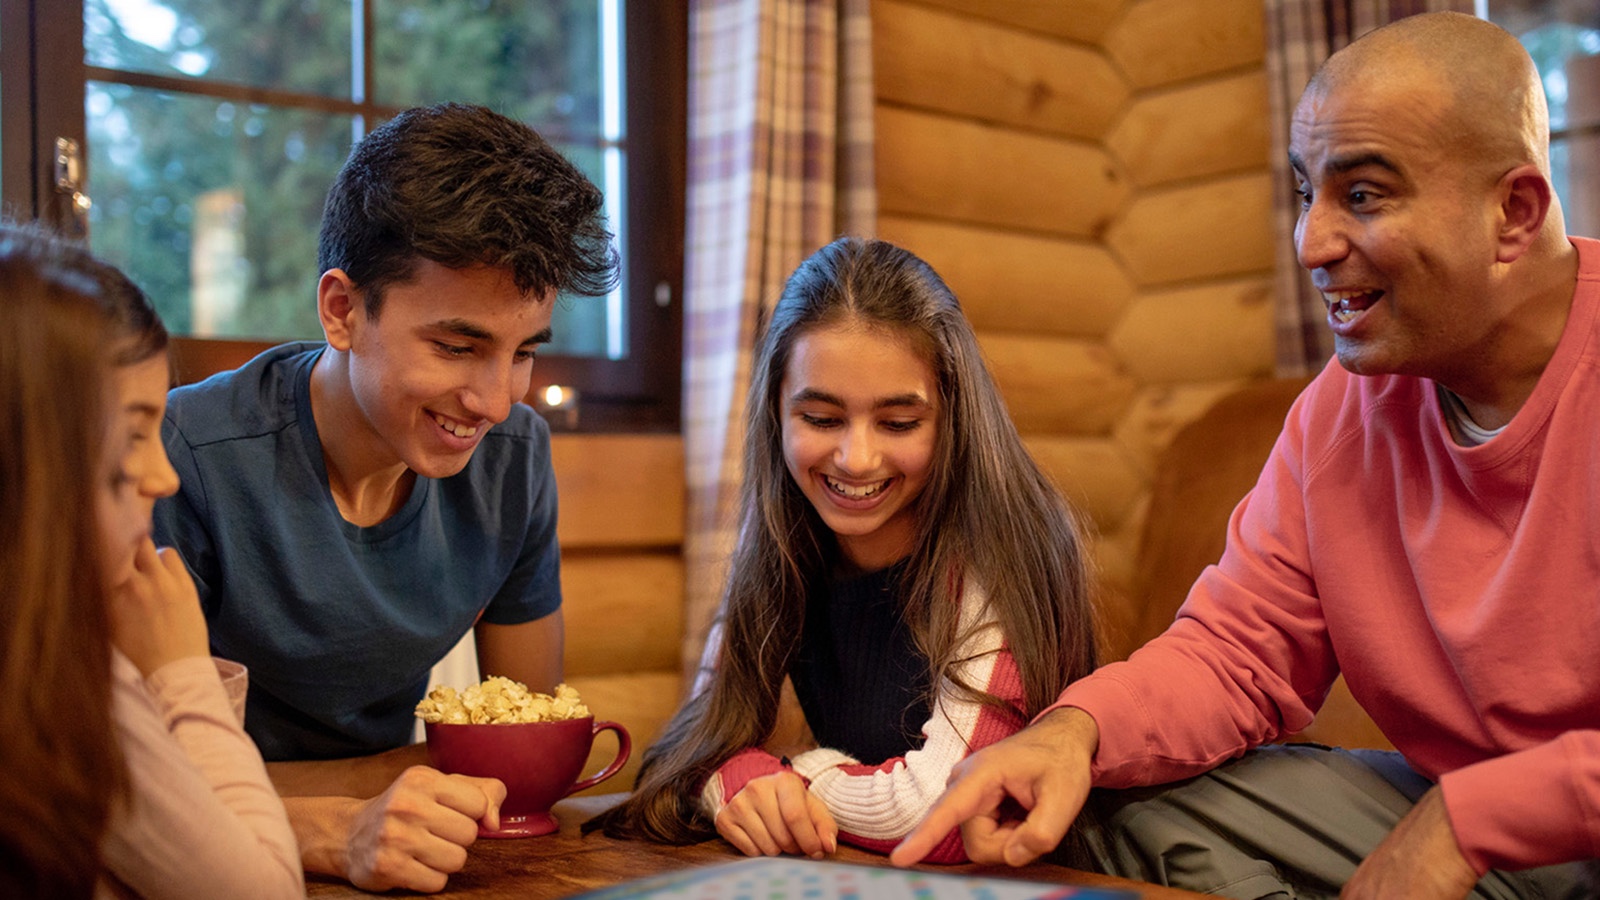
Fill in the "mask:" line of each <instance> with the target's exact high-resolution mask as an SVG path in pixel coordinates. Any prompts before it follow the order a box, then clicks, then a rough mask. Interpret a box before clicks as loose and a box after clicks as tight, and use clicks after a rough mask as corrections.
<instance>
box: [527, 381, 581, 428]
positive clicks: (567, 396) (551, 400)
mask: <svg viewBox="0 0 1600 900" xmlns="http://www.w3.org/2000/svg"><path fill="white" fill-rule="evenodd" d="M533 397H534V401H533V408H534V409H536V410H538V411H539V415H541V416H544V417H545V419H546V420H547V421H548V422H549V423H550V427H551V428H556V429H562V430H568V431H570V430H572V429H574V428H577V427H578V392H577V391H576V390H574V389H572V388H570V387H567V386H566V385H564V384H552V385H547V386H546V387H543V388H540V389H539V390H537V391H534V394H533Z"/></svg>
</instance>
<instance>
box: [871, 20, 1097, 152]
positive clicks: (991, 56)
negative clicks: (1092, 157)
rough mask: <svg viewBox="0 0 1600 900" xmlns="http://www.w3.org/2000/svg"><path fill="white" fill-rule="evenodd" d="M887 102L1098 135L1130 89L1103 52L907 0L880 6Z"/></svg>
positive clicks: (876, 52)
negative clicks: (907, 1)
mask: <svg viewBox="0 0 1600 900" xmlns="http://www.w3.org/2000/svg"><path fill="white" fill-rule="evenodd" d="M872 77H873V87H874V89H875V90H876V92H877V95H878V98H879V99H880V100H888V101H891V102H894V103H898V104H903V105H906V106H915V107H922V108H924V109H930V110H934V111H937V112H943V113H948V114H951V115H958V116H968V117H971V118H974V119H980V120H984V121H991V122H999V123H1003V124H1009V125H1017V126H1021V127H1023V128H1028V129H1032V130H1036V131H1045V132H1051V133H1055V134H1063V135H1067V136H1069V137H1077V138H1086V139H1099V138H1101V137H1102V136H1103V135H1104V134H1105V132H1106V129H1107V128H1108V127H1110V124H1111V121H1112V120H1113V119H1114V118H1115V117H1116V115H1117V114H1118V112H1119V111H1120V110H1121V108H1122V105H1123V103H1124V102H1125V101H1126V100H1127V97H1128V85H1127V82H1126V81H1124V80H1123V78H1122V76H1121V75H1120V74H1118V72H1117V70H1116V69H1115V68H1114V67H1113V66H1112V65H1111V60H1110V58H1108V57H1107V56H1106V55H1105V54H1104V53H1103V52H1101V51H1100V50H1099V48H1091V47H1086V46H1083V45H1080V44H1072V43H1066V42H1063V41H1061V40H1058V39H1055V38H1050V37H1045V36H1042V35H1037V34H1030V33H1028V32H1023V31H1018V30H1016V29H1014V28H1009V27H1005V26H1000V25H991V24H988V23H986V22H982V21H975V20H973V19H972V18H970V17H968V16H963V15H956V14H953V13H950V12H945V11H941V10H934V9H930V8H928V7H926V6H918V5H915V4H911V3H904V2H900V0H875V2H874V3H873V4H872Z"/></svg>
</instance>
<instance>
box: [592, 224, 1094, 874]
mask: <svg viewBox="0 0 1600 900" xmlns="http://www.w3.org/2000/svg"><path fill="white" fill-rule="evenodd" d="M841 322H852V323H860V324H863V325H866V326H868V327H874V328H882V329H885V330H887V331H892V332H896V333H900V334H906V335H909V336H910V337H911V339H912V342H913V346H916V347H921V348H924V349H925V351H926V353H927V356H928V361H929V363H930V365H931V366H932V368H933V369H934V371H935V373H936V374H937V379H938V386H939V394H940V401H939V409H940V415H939V420H938V421H939V437H938V441H937V448H938V449H937V451H936V453H937V456H936V460H935V464H934V466H933V467H932V476H931V478H930V480H929V482H928V484H927V486H926V487H925V488H924V490H923V493H922V495H921V497H920V498H919V499H918V501H917V522H918V529H919V533H918V537H917V541H916V546H915V549H914V550H913V551H912V553H911V557H910V564H909V566H908V567H907V575H906V578H907V587H908V588H909V589H908V590H907V591H906V594H905V595H906V597H907V598H908V601H907V605H906V606H905V607H904V608H903V610H902V615H903V616H904V618H905V620H906V621H907V622H908V623H909V624H910V626H911V630H912V633H913V634H914V635H915V637H916V640H917V644H918V647H919V648H920V649H921V650H922V651H923V653H924V654H925V655H926V657H927V659H928V660H929V665H930V670H931V672H930V674H931V675H932V680H931V682H930V683H931V684H932V685H934V686H937V685H939V684H940V683H941V681H942V680H944V679H954V676H955V669H956V667H957V666H959V665H960V663H962V662H963V660H962V659H961V658H960V657H959V655H958V650H959V647H960V646H961V643H962V641H963V639H964V638H965V637H966V635H964V634H961V633H959V631H958V627H957V626H958V616H959V613H960V593H959V592H960V591H961V589H962V581H963V579H973V580H975V581H976V582H977V583H978V584H979V585H981V586H982V587H983V590H984V592H985V593H986V595H987V597H988V602H989V604H990V606H991V607H992V609H993V611H994V614H995V617H996V619H997V620H998V622H999V624H1000V627H1001V629H1002V631H1003V632H1004V634H1005V638H1006V642H1007V644H1008V646H1009V648H1010V650H1011V653H1012V655H1013V657H1014V658H1015V660H1016V663H1017V667H1018V669H1019V670H1020V672H1021V675H1022V682H1023V689H1024V694H1025V702H1024V705H1023V708H1021V709H1013V708H1007V709H1006V712H1008V713H1009V714H1010V715H1012V716H1014V717H1015V718H1016V720H1017V721H1018V724H1019V725H1020V724H1022V723H1025V722H1026V721H1028V720H1029V719H1030V718H1032V717H1033V716H1034V715H1035V714H1037V713H1038V712H1040V711H1041V710H1043V709H1044V708H1045V707H1046V706H1048V705H1049V704H1050V703H1052V702H1054V700H1055V699H1056V697H1057V695H1058V694H1060V692H1061V691H1062V690H1063V689H1064V688H1065V687H1066V686H1067V684H1068V683H1070V682H1071V681H1073V680H1074V679H1077V678H1079V677H1081V676H1083V675H1086V674H1088V673H1089V671H1090V670H1092V669H1093V668H1094V665H1095V646H1096V638H1095V627H1094V616H1093V612H1092V602H1091V599H1090V587H1089V576H1088V572H1087V564H1086V561H1085V554H1084V549H1083V546H1082V538H1081V536H1080V533H1079V529H1078V526H1077V524H1076V521H1075V519H1074V516H1073V514H1072V512H1071V510H1070V509H1069V508H1068V506H1067V504H1066V503H1065V501H1063V499H1062V497H1061V495H1060V493H1059V492H1058V491H1057V490H1056V489H1055V487H1054V486H1053V485H1052V484H1051V482H1050V481H1049V479H1048V478H1046V477H1045V475H1044V474H1043V473H1042V472H1041V471H1040V470H1039V467H1038V466H1037V465H1036V464H1035V463H1034V461H1033V458H1032V457H1031V456H1030V455H1029V454H1028V452H1027V450H1026V449H1025V448H1024V447H1023V444H1022V440H1021V438H1020V437H1019V436H1018V435H1017V431H1016V428H1015V426H1014V425H1013V424H1012V422H1011V418H1010V416H1009V415H1008V414H1007V412H1006V407H1005V403H1004V401H1003V400H1002V399H1001V397H1000V393H999V391H998V390H997V389H996V387H995V385H994V382H993V380H992V379H991V378H990V376H989V372H988V370H987V368H986V367H985V366H984V363H983V358H982V355H981V354H980V352H979V349H978V343H977V339H976V337H975V336H974V335H973V332H972V327H971V326H970V325H969V324H968V322H967V320H966V317H965V316H964V315H963V314H962V312H961V308H960V306H959V304H958V303H957V302H956V298H955V296H954V295H953V294H952V293H951V291H950V289H949V288H948V287H946V286H945V284H944V282H943V281H942V280H941V279H940V278H939V276H938V275H937V274H936V273H935V272H934V271H933V269H932V268H930V267H929V266H928V265H927V264H926V263H924V262H923V261H922V260H920V259H918V258H917V257H916V256H914V255H912V254H911V253H908V252H907V251H905V250H902V249H901V248H899V247H896V246H894V245H892V244H888V243H885V242H882V241H867V240H861V239H858V238H841V239H839V240H837V241H835V242H833V243H832V244H829V245H828V246H826V247H823V248H822V249H821V250H818V251H817V252H816V253H815V254H813V255H812V256H811V257H810V258H808V259H807V260H806V261H805V262H804V263H802V264H801V265H800V267H799V268H798V269H797V270H796V271H795V272H794V274H793V275H792V276H790V278H789V281H788V283H787V284H786V286H785V288H784V291H783V295H782V296H781V297H780V299H779V300H778V303H777V306H776V307H775V308H774V309H773V311H772V315H771V321H770V323H769V324H768V326H767V328H766V332H765V334H764V336H763V338H762V340H761V343H760V346H759V348H758V351H757V356H756V360H755V363H754V365H753V367H752V372H751V383H750V393H749V399H748V402H747V404H746V423H745V426H746V431H745V433H746V439H745V448H744V477H745V481H744V485H743V488H742V492H741V498H740V521H739V532H738V540H737V544H736V547H735V549H734V554H733V559H732V565H731V569H730V576H729V579H728V583H727V587H726V590H725V592H724V594H723V599H722V608H721V612H720V622H721V627H722V632H723V633H722V644H721V653H720V655H719V657H718V660H717V663H716V666H715V669H714V671H713V672H711V673H709V674H710V678H709V687H708V688H707V689H705V690H703V691H701V692H700V693H699V694H698V695H696V696H694V697H692V698H690V699H689V700H688V701H687V702H685V703H684V705H683V706H682V708H680V709H679V710H678V712H677V714H676V715H675V716H674V717H673V718H672V720H671V721H670V722H669V723H668V724H667V727H666V729H665V732H664V733H663V735H662V737H661V739H660V740H658V741H657V742H656V743H655V744H654V745H653V746H651V747H650V748H649V749H648V750H647V751H646V752H645V754H644V762H643V765H642V766H641V768H640V772H639V778H638V782H637V785H636V787H635V788H634V792H633V795H632V797H630V798H629V800H628V801H627V802H626V803H624V804H623V805H621V806H619V807H617V808H615V809H613V810H611V811H609V812H608V813H607V814H605V815H603V816H602V817H600V818H599V819H598V820H597V822H596V823H595V824H597V825H599V826H602V827H604V829H605V831H606V833H607V834H609V835H612V836H614V837H628V838H644V839H648V840H655V841H663V842H668V843H686V842H691V841H697V840H704V839H706V838H708V837H711V836H714V834H715V831H714V829H713V827H712V824H711V823H710V822H709V821H707V820H706V819H705V817H704V816H703V815H702V814H701V813H700V812H699V810H698V806H697V804H696V802H695V801H696V797H697V793H698V790H699V788H700V786H701V785H702V784H703V783H704V782H705V780H706V779H707V778H708V777H709V776H710V775H711V774H712V773H713V772H714V771H715V770H716V768H717V766H719V765H721V764H722V763H723V762H724V761H725V760H727V759H728V758H729V757H730V756H732V755H733V754H734V753H736V752H738V751H739V750H742V749H744V748H746V747H752V746H759V745H760V744H762V743H763V742H764V741H765V740H766V739H767V737H768V736H769V735H770V734H771V732H772V729H773V727H774V725H775V722H776V718H777V709H778V697H779V692H780V689H781V687H782V684H783V680H784V677H785V676H786V675H787V674H788V672H789V668H790V665H791V663H792V662H793V661H794V655H795V653H796V651H797V649H798V648H799V645H800V632H801V628H802V625H803V623H804V621H805V604H806V598H807V597H808V596H811V595H812V592H813V590H814V589H815V588H816V587H817V586H818V585H819V584H822V583H824V582H825V580H826V579H827V577H828V573H829V572H830V571H831V569H832V564H833V562H834V560H835V558H836V556H837V550H836V547H835V543H834V538H833V535H832V533H831V532H830V531H829V530H828V528H827V527H826V526H825V525H824V524H823V523H822V521H821V519H820V518H819V517H818V515H817V514H816V512H815V511H814V510H813V509H812V507H811V505H810V503H808V502H807V501H806V499H805V497H804V496H803V495H802V494H801V492H800V489H799V487H798V486H797V485H795V483H794V481H793V479H792V478H790V476H789V473H788V471H787V470H786V468H785V465H784V458H783V447H782V423H781V417H780V413H779V409H780V403H779V400H780V398H779V391H780V388H781V386H782V382H783V376H784V370H785V368H786V367H787V365H788V362H789V356H790V353H791V351H792V349H793V347H794V345H795V342H796V341H797V340H798V339H799V338H800V337H801V336H802V335H804V334H806V333H808V332H810V331H812V330H815V329H818V328H822V327H826V326H828V325H832V324H835V323H841ZM957 688H958V689H959V690H962V691H964V692H966V693H968V694H969V695H970V696H973V697H975V698H976V699H979V700H980V701H982V702H986V703H990V704H997V705H998V704H999V701H998V700H996V699H995V698H993V697H989V696H987V695H984V694H982V693H981V690H980V686H975V685H960V684H958V685H957ZM935 689H936V688H935Z"/></svg>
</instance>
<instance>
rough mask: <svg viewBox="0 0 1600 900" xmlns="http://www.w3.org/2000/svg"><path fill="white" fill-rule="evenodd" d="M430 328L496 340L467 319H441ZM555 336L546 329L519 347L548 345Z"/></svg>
mask: <svg viewBox="0 0 1600 900" xmlns="http://www.w3.org/2000/svg"><path fill="white" fill-rule="evenodd" d="M429 327H430V328H436V329H438V330H439V331H447V332H449V333H451V334H456V335H460V336H461V337H464V338H469V339H471V340H475V341H492V340H494V335H492V334H490V333H489V332H487V331H484V330H483V329H482V328H481V327H479V326H478V325H475V324H473V323H472V322H469V321H467V320H466V319H441V320H440V321H438V322H434V323H432V324H431V325H430V326H429ZM554 336H555V332H554V331H552V330H551V329H550V328H548V327H546V328H544V329H543V330H542V331H539V332H537V333H535V334H530V335H528V336H527V337H525V338H523V339H522V340H521V341H519V342H518V343H517V346H519V347H526V346H528V345H529V344H548V343H550V339H551V338H552V337H554Z"/></svg>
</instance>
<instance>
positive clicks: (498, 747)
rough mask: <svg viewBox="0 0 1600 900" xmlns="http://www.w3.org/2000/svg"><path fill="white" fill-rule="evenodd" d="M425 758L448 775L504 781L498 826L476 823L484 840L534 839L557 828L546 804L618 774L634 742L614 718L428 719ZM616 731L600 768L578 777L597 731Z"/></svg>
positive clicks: (550, 804) (625, 762)
mask: <svg viewBox="0 0 1600 900" xmlns="http://www.w3.org/2000/svg"><path fill="white" fill-rule="evenodd" d="M423 730H424V731H425V732H426V733H427V739H428V759H429V761H430V762H431V763H432V764H433V767H434V768H435V769H438V770H439V771H441V772H447V773H450V774H452V775H476V776H479V777H482V778H498V779H500V780H501V781H503V782H505V785H506V800H505V803H503V804H501V805H500V828H499V830H498V831H490V830H489V829H487V828H484V827H483V826H481V825H480V826H479V827H478V836H479V837H486V838H515V837H534V836H536V835H541V834H549V833H550V832H552V831H555V830H556V829H557V827H559V826H557V824H556V819H555V816H552V815H551V814H550V807H551V806H554V805H555V802H556V801H557V800H560V799H561V798H562V797H565V796H567V795H568V794H572V793H575V792H577V791H581V790H584V789H585V788H591V787H594V786H595V785H597V784H599V783H600V782H602V781H605V780H606V779H607V778H610V777H611V776H613V775H615V774H617V771H618V770H619V769H621V768H622V767H623V766H624V765H626V764H627V762H628V756H629V754H630V753H631V752H632V750H633V741H632V740H631V739H630V738H629V736H628V729H626V728H624V727H623V726H622V725H620V724H619V723H616V722H596V721H595V720H594V717H593V716H584V717H583V718H581V719H563V720H560V721H556V722H519V723H515V724H509V725H447V724H444V723H434V722H428V723H425V724H424V726H423ZM608 730H609V731H613V732H615V733H616V735H617V756H616V758H615V759H613V760H612V761H611V763H610V764H609V765H607V766H606V767H605V768H603V769H601V770H600V771H599V772H596V773H595V774H593V775H591V776H589V777H588V778H585V779H583V780H582V781H579V780H578V775H579V774H580V773H582V772H583V764H584V762H586V761H587V760H588V759H589V748H590V747H592V746H593V744H594V739H595V736H596V735H598V734H599V733H600V732H602V731H608Z"/></svg>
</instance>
